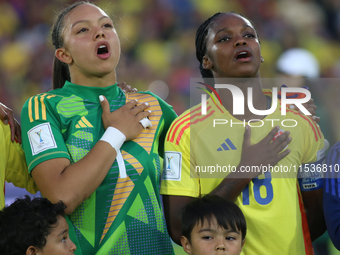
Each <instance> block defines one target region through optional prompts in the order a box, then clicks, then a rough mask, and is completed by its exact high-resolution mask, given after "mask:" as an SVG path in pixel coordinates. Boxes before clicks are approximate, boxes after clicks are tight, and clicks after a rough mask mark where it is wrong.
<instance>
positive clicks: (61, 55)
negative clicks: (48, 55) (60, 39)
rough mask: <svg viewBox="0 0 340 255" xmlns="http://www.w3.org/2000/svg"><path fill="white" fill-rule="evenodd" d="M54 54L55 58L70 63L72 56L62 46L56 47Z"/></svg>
mask: <svg viewBox="0 0 340 255" xmlns="http://www.w3.org/2000/svg"><path fill="white" fill-rule="evenodd" d="M55 56H56V58H57V59H59V60H60V61H61V62H64V63H65V64H71V63H72V62H73V58H72V56H71V55H70V53H69V52H68V51H67V50H66V49H65V48H64V47H62V48H59V49H57V50H56V51H55Z"/></svg>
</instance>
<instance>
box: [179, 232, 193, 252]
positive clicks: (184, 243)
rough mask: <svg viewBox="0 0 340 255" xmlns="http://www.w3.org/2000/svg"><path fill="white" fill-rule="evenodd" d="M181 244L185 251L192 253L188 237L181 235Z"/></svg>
mask: <svg viewBox="0 0 340 255" xmlns="http://www.w3.org/2000/svg"><path fill="white" fill-rule="evenodd" d="M181 244H182V247H183V249H184V251H185V252H186V253H187V254H191V246H190V243H189V240H188V238H186V237H185V236H181Z"/></svg>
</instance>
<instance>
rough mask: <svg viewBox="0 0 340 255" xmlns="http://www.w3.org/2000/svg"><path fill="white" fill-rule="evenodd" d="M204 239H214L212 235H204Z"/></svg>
mask: <svg viewBox="0 0 340 255" xmlns="http://www.w3.org/2000/svg"><path fill="white" fill-rule="evenodd" d="M202 239H204V240H210V239H212V236H203V237H202Z"/></svg>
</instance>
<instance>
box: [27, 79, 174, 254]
mask: <svg viewBox="0 0 340 255" xmlns="http://www.w3.org/2000/svg"><path fill="white" fill-rule="evenodd" d="M99 95H104V96H105V97H106V98H107V99H108V101H109V103H110V108H111V111H114V110H116V109H118V108H120V107H121V106H123V105H124V104H125V103H126V101H127V100H132V99H138V102H139V103H144V102H148V103H149V108H148V110H151V111H152V115H151V116H150V117H149V118H150V121H151V122H152V128H148V129H144V130H143V132H142V133H141V134H140V135H139V136H138V137H136V138H135V139H133V140H132V141H128V142H125V143H124V144H123V146H122V147H121V153H122V155H123V158H124V162H125V167H126V173H127V177H126V178H121V177H120V176H119V168H118V164H117V161H116V160H115V162H114V163H113V165H112V167H111V168H110V170H109V172H108V174H107V176H106V178H105V179H104V180H103V182H102V183H101V184H100V186H99V187H98V188H97V189H96V191H95V192H94V193H93V194H92V195H91V196H90V197H89V198H88V199H87V200H85V201H84V202H83V203H82V204H81V205H79V206H78V207H77V209H76V210H75V211H73V213H72V214H71V215H69V216H67V220H68V223H69V226H70V236H71V239H72V241H74V242H75V244H76V245H77V251H76V254H173V249H172V245H171V241H170V237H169V235H168V233H167V230H166V226H165V222H164V217H163V213H162V208H161V204H160V197H159V183H160V174H161V166H162V161H163V159H162V158H161V157H160V156H159V155H163V141H164V137H165V134H166V132H167V129H168V128H169V126H170V124H171V122H172V121H173V120H174V119H175V118H176V113H175V112H174V111H173V109H172V107H171V106H169V105H168V104H167V103H165V102H164V101H162V100H161V99H159V98H158V97H157V96H155V95H153V94H152V93H150V92H145V93H131V94H127V95H125V94H124V93H123V92H122V91H121V90H120V89H119V88H118V87H117V86H116V85H113V86H109V87H106V88H97V87H85V86H79V85H75V84H72V83H70V82H66V83H65V86H64V87H63V88H61V89H56V90H53V91H50V92H48V93H44V94H40V95H37V96H34V97H32V98H30V99H29V100H28V101H27V102H26V103H25V105H24V107H23V110H22V114H21V124H22V131H23V148H24V151H25V154H26V160H27V165H28V170H29V171H32V169H34V167H35V166H37V165H38V164H39V163H42V162H44V161H46V160H49V159H54V158H68V159H69V160H70V161H71V163H75V162H77V161H78V160H80V159H81V158H83V157H84V156H85V155H86V154H87V153H88V152H89V151H90V150H91V149H92V147H93V146H94V145H95V144H96V143H97V141H98V140H99V139H100V138H101V137H102V135H103V133H104V131H105V130H104V127H103V124H102V119H101V116H102V108H101V105H100V102H99V99H98V97H99ZM122 121H124V120H122ZM46 171H48V168H47V169H46Z"/></svg>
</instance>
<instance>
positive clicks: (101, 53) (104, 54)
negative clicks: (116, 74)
mask: <svg viewBox="0 0 340 255" xmlns="http://www.w3.org/2000/svg"><path fill="white" fill-rule="evenodd" d="M110 55H111V53H110V48H109V44H108V43H107V42H100V43H98V44H97V56H98V57H99V58H101V59H107V58H109V57H110Z"/></svg>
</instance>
